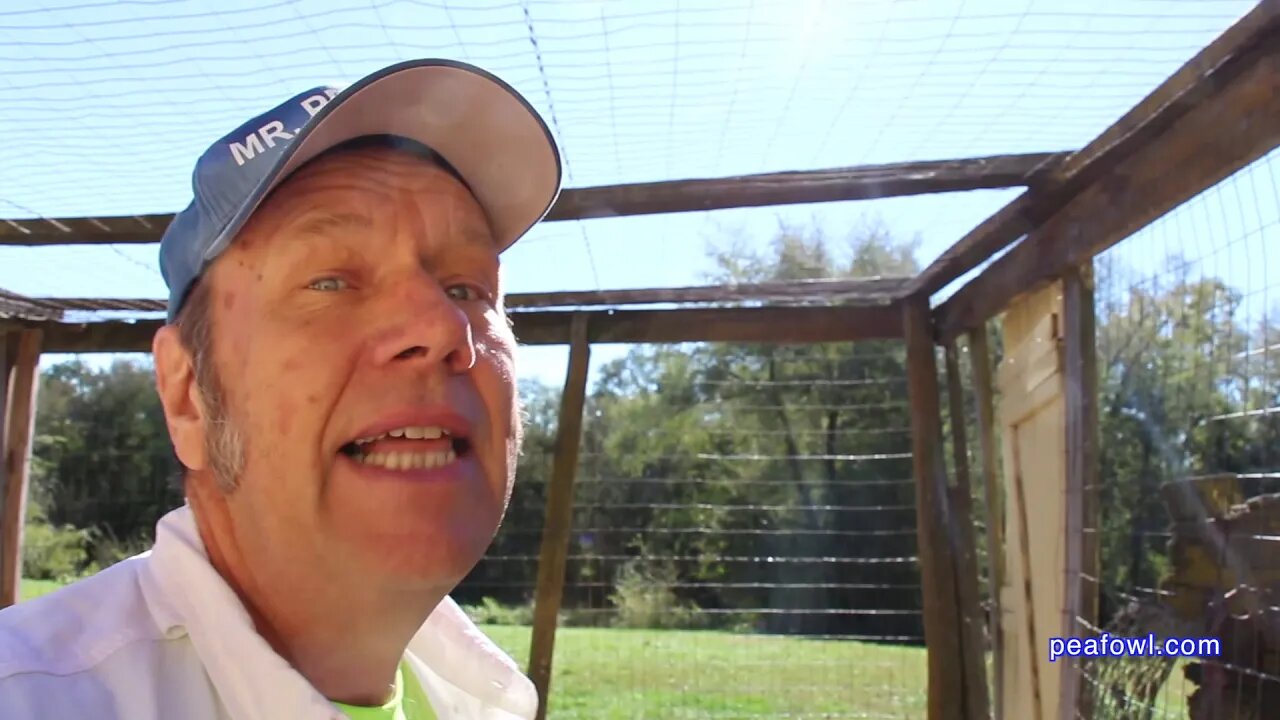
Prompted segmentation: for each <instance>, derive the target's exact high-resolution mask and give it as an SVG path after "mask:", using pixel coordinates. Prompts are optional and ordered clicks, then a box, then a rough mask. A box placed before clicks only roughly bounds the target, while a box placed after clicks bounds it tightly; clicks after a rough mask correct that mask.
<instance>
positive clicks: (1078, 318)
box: [1059, 263, 1100, 720]
mask: <svg viewBox="0 0 1280 720" xmlns="http://www.w3.org/2000/svg"><path fill="white" fill-rule="evenodd" d="M1093 285H1094V283H1093V264H1092V263H1089V264H1086V265H1084V266H1082V267H1080V268H1072V269H1071V270H1070V271H1069V272H1067V274H1066V275H1064V276H1063V278H1062V333H1063V338H1064V342H1065V348H1064V351H1065V354H1066V357H1065V360H1064V367H1063V372H1064V375H1065V397H1064V398H1063V401H1064V404H1065V406H1066V407H1065V412H1066V439H1065V442H1066V450H1067V476H1066V482H1067V485H1066V502H1065V512H1066V518H1065V519H1066V537H1065V538H1064V541H1065V555H1066V557H1065V565H1066V573H1065V577H1064V582H1063V592H1064V598H1063V604H1062V634H1063V637H1084V636H1087V635H1090V634H1092V633H1093V628H1094V627H1097V625H1098V593H1099V590H1100V588H1099V587H1098V583H1097V577H1098V570H1099V557H1098V550H1099V543H1098V531H1099V524H1098V520H1099V518H1098V363H1097V357H1098V356H1097V344H1096V338H1095V324H1096V320H1095V315H1094V296H1093ZM1077 618H1082V619H1083V620H1084V621H1085V622H1087V623H1088V624H1085V623H1082V622H1079V621H1078V620H1077ZM1065 659H1066V660H1068V661H1069V662H1068V663H1067V664H1066V665H1065V666H1064V668H1063V675H1062V685H1061V688H1062V693H1061V697H1060V698H1059V700H1060V706H1059V709H1060V716H1061V717H1070V718H1083V719H1084V720H1088V718H1089V717H1090V716H1091V714H1092V713H1091V712H1090V711H1091V709H1092V707H1093V703H1092V701H1091V698H1090V697H1089V694H1090V693H1089V690H1090V688H1089V687H1088V686H1087V684H1086V683H1085V682H1084V680H1083V676H1082V671H1081V667H1080V663H1079V659H1078V658H1065Z"/></svg>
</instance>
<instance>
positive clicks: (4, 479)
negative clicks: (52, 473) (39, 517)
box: [0, 327, 25, 608]
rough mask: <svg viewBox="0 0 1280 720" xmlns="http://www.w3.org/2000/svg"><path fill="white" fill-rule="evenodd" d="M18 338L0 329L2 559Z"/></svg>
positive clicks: (3, 604) (1, 563)
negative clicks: (7, 448)
mask: <svg viewBox="0 0 1280 720" xmlns="http://www.w3.org/2000/svg"><path fill="white" fill-rule="evenodd" d="M18 336H19V333H18V332H16V331H12V330H7V329H5V328H3V327H0V558H3V557H4V552H5V548H4V530H3V528H4V517H5V507H6V502H5V498H6V497H7V496H8V491H9V480H10V477H9V463H8V462H6V458H7V457H8V453H7V452H6V450H5V448H6V447H7V445H8V442H9V440H8V438H9V432H8V427H9V422H10V417H9V405H10V402H9V391H10V390H11V389H12V387H13V366H14V364H15V363H16V361H17V358H18ZM24 514H25V513H24ZM3 572H4V561H3V560H2V559H0V573H3ZM3 585H4V581H3V580H0V586H3ZM4 597H5V595H4V594H3V591H0V608H4V607H6V606H7V605H8V604H9V603H6V602H5V600H4Z"/></svg>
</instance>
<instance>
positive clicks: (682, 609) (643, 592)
mask: <svg viewBox="0 0 1280 720" xmlns="http://www.w3.org/2000/svg"><path fill="white" fill-rule="evenodd" d="M677 582H679V576H678V575H677V573H676V569H675V567H674V566H673V565H671V564H670V563H661V562H659V563H651V562H646V561H645V560H643V559H642V558H636V559H634V560H631V561H630V562H627V563H625V564H624V565H622V566H621V567H620V568H619V569H618V578H617V580H615V581H614V591H613V593H612V594H611V595H610V596H609V601H610V602H612V603H613V604H614V606H615V607H616V608H617V614H616V615H615V616H614V621H613V623H614V625H615V626H616V627H621V628H633V629H636V628H652V629H660V630H661V629H667V630H669V629H677V628H679V629H691V628H696V627H698V626H699V624H700V621H701V618H702V616H701V615H700V614H699V613H698V611H697V610H698V608H697V607H696V606H694V605H693V603H690V602H687V601H681V600H680V598H678V597H677V596H676V593H675V590H674V587H675V585H676V583H677Z"/></svg>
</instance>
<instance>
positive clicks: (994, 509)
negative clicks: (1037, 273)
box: [969, 324, 1005, 720]
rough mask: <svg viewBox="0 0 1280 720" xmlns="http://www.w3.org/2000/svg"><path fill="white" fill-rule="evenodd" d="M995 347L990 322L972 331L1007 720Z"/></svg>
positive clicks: (995, 643) (996, 689)
mask: <svg viewBox="0 0 1280 720" xmlns="http://www.w3.org/2000/svg"><path fill="white" fill-rule="evenodd" d="M991 360H992V358H991V349H990V347H989V343H988V341H987V326H986V324H983V325H980V326H978V328H977V329H975V330H973V331H972V332H971V333H969V368H970V372H971V373H972V375H973V395H974V400H975V402H976V405H977V411H978V428H977V429H978V462H979V466H980V467H981V468H982V487H983V493H984V499H985V500H986V506H987V523H986V525H987V533H986V535H987V572H988V578H987V580H988V582H987V592H988V602H990V603H991V621H990V628H991V645H992V647H991V655H992V663H991V672H992V693H993V694H994V696H995V697H994V701H993V703H992V707H993V708H994V710H995V714H994V716H993V717H994V718H995V720H1004V611H1003V610H1002V606H1001V603H1000V588H1001V587H1002V586H1003V585H1004V577H1005V575H1004V492H1003V491H1002V489H1001V487H1000V478H999V475H998V473H997V469H998V468H999V467H1000V465H999V463H1000V460H999V458H998V457H997V456H996V437H995V436H996V432H995V402H994V399H993V390H992V388H993V386H992V379H991Z"/></svg>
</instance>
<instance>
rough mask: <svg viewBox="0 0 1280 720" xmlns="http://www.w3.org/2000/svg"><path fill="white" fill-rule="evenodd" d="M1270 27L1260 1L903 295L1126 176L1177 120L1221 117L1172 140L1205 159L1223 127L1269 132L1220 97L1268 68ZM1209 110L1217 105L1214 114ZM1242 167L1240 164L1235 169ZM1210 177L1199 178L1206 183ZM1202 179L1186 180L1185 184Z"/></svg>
mask: <svg viewBox="0 0 1280 720" xmlns="http://www.w3.org/2000/svg"><path fill="white" fill-rule="evenodd" d="M1278 24H1280V3H1277V2H1275V1H1274V0H1262V2H1260V3H1259V4H1258V6H1257V7H1256V8H1255V9H1254V10H1253V11H1251V12H1250V13H1249V14H1247V15H1246V16H1245V17H1244V18H1242V19H1241V20H1240V21H1238V22H1237V23H1236V24H1235V25H1233V26H1232V27H1231V28H1229V29H1228V30H1227V31H1226V32H1224V33H1223V34H1222V35H1220V36H1219V37H1218V38H1217V39H1215V40H1214V41H1213V42H1212V43H1210V44H1209V45H1208V46H1206V47H1205V48H1204V49H1203V50H1202V51H1201V52H1199V53H1198V54H1197V55H1196V56H1195V57H1194V58H1192V59H1191V60H1190V61H1188V62H1187V63H1186V64H1185V65H1183V66H1182V68H1181V69H1179V70H1178V71H1177V72H1175V73H1174V74H1173V75H1171V76H1170V77H1169V78H1168V79H1167V80H1166V81H1165V82H1164V83H1162V84H1161V85H1160V86H1159V87H1158V88H1156V89H1155V90H1154V91H1153V92H1151V93H1150V94H1149V95H1147V97H1146V98H1145V99H1143V100H1142V101H1141V102H1139V103H1138V104H1137V105H1136V106H1134V107H1133V108H1132V109H1131V110H1130V111H1129V112H1128V113H1126V114H1125V115H1124V116H1123V117H1122V118H1120V120H1118V121H1117V122H1115V123H1114V124H1113V125H1112V126H1111V127H1109V128H1108V129H1107V130H1105V131H1103V132H1102V133H1101V134H1100V135H1099V136H1098V137H1097V138H1095V139H1094V140H1093V141H1092V142H1090V143H1089V144H1088V145H1087V146H1085V147H1084V148H1083V149H1081V150H1080V151H1079V152H1076V153H1074V154H1073V155H1072V156H1071V157H1070V158H1068V159H1067V160H1066V161H1065V162H1064V163H1061V164H1060V165H1058V166H1057V167H1055V168H1054V169H1053V171H1052V172H1050V173H1048V174H1047V175H1045V176H1044V177H1042V178H1040V180H1039V181H1038V182H1037V183H1036V184H1035V185H1034V186H1033V187H1032V188H1031V189H1030V190H1028V191H1027V192H1025V193H1023V194H1022V195H1020V196H1019V197H1017V198H1016V199H1014V200H1013V202H1011V203H1009V204H1008V205H1006V206H1005V207H1004V208H1002V209H1001V210H1000V211H999V212H997V213H996V214H995V215H992V216H991V217H990V218H988V219H987V220H985V221H983V222H982V223H981V224H980V225H979V226H978V227H976V228H974V229H973V230H972V231H970V232H969V233H968V234H966V235H965V236H964V237H963V238H961V239H960V240H959V241H958V242H957V243H956V244H955V245H953V246H952V247H951V248H949V249H948V250H947V251H945V252H944V253H942V255H940V256H939V257H938V258H937V259H936V260H934V261H933V262H932V263H930V264H929V266H928V267H927V268H925V269H924V271H923V272H921V273H920V274H919V275H918V276H917V277H916V279H915V280H914V281H913V282H912V284H911V286H910V287H909V288H908V292H911V293H917V292H922V293H926V294H933V293H935V292H937V291H938V290H940V289H942V288H943V287H945V286H946V285H947V284H949V283H950V282H952V281H953V280H955V279H956V278H958V277H960V276H961V275H964V274H965V273H967V272H969V271H970V270H972V269H973V268H975V267H977V266H978V265H979V264H980V263H982V262H983V261H985V260H986V259H987V258H989V257H991V256H992V255H994V254H995V253H996V252H999V251H1000V250H1002V249H1004V248H1005V247H1007V246H1009V245H1010V244H1012V243H1013V242H1015V241H1017V240H1018V239H1019V238H1021V237H1023V236H1024V235H1027V234H1028V233H1031V232H1032V231H1033V230H1034V229H1035V228H1037V227H1039V226H1040V225H1042V224H1043V223H1045V222H1047V221H1048V220H1049V219H1050V218H1051V217H1053V216H1054V215H1055V214H1056V213H1057V212H1058V211H1059V210H1061V209H1062V208H1063V207H1065V206H1066V205H1067V203H1068V202H1070V201H1071V200H1072V199H1073V198H1075V197H1076V196H1078V195H1080V194H1081V193H1082V192H1084V191H1085V190H1087V189H1089V188H1092V187H1095V186H1097V185H1098V184H1100V183H1104V181H1105V180H1106V179H1107V178H1108V177H1112V176H1116V175H1130V174H1131V173H1129V172H1127V171H1125V170H1122V169H1121V166H1122V165H1124V164H1125V163H1126V162H1128V161H1129V159H1130V158H1132V157H1133V156H1135V155H1138V154H1140V153H1145V154H1147V155H1150V154H1152V150H1151V148H1153V147H1155V148H1156V150H1155V154H1156V155H1158V154H1159V152H1160V150H1159V148H1160V147H1162V146H1166V147H1168V146H1173V144H1174V143H1175V142H1176V141H1175V140H1171V139H1168V138H1169V137H1171V136H1170V133H1171V132H1173V131H1174V129H1175V126H1178V125H1180V124H1185V121H1184V118H1186V117H1188V116H1201V117H1202V118H1204V117H1209V118H1212V117H1213V116H1215V115H1217V114H1218V112H1219V111H1223V112H1222V115H1221V118H1220V119H1218V120H1216V121H1215V120H1212V119H1210V120H1207V121H1206V120H1203V119H1202V120H1201V121H1200V122H1199V123H1194V124H1197V125H1198V127H1200V128H1201V129H1202V130H1203V129H1205V128H1209V127H1213V125H1214V122H1220V123H1222V124H1221V125H1219V126H1218V127H1216V128H1214V130H1213V132H1210V133H1209V134H1207V135H1204V136H1200V137H1195V136H1194V135H1191V134H1190V133H1188V132H1187V131H1185V130H1184V131H1182V132H1180V133H1179V135H1178V136H1179V137H1181V138H1183V140H1182V142H1183V143H1185V142H1187V141H1188V139H1189V138H1192V137H1195V139H1196V140H1199V141H1202V142H1204V143H1205V144H1206V148H1205V149H1207V150H1209V151H1210V152H1216V151H1217V150H1216V146H1217V145H1220V144H1224V143H1230V142H1231V138H1230V137H1229V136H1231V135H1232V134H1233V132H1232V131H1229V130H1227V129H1226V128H1227V127H1229V125H1230V124H1241V123H1245V122H1249V120H1248V118H1252V119H1253V120H1259V121H1261V122H1262V123H1263V124H1264V125H1269V126H1270V128H1271V130H1272V131H1274V130H1275V123H1274V121H1272V122H1270V123H1268V122H1266V115H1265V113H1266V112H1268V111H1266V110H1261V111H1257V112H1250V113H1247V115H1246V114H1245V113H1241V114H1239V115H1237V116H1235V117H1233V116H1232V113H1235V112H1239V111H1241V110H1243V108H1239V107H1235V106H1232V105H1231V104H1230V103H1229V102H1228V103H1224V102H1223V100H1222V99H1220V98H1223V97H1227V95H1224V88H1226V87H1227V86H1229V85H1236V84H1238V83H1240V82H1241V80H1240V79H1239V78H1238V77H1237V76H1238V75H1239V74H1240V73H1241V72H1242V69H1243V68H1246V67H1248V66H1249V65H1250V64H1251V63H1258V62H1263V63H1265V62H1273V60H1271V61H1268V60H1265V59H1259V58H1265V57H1270V56H1271V54H1270V53H1267V52H1261V53H1260V51H1262V50H1263V49H1264V48H1265V47H1266V46H1267V45H1268V44H1270V45H1272V46H1273V47H1274V46H1275V45H1276V44H1280V40H1277V37H1276V29H1277V25H1278ZM1243 82H1245V83H1246V84H1248V83H1251V82H1257V80H1256V79H1254V80H1249V79H1245V80H1243ZM1273 87H1274V86H1273ZM1255 91H1256V92H1257V93H1263V92H1265V89H1264V88H1263V87H1256V88H1255ZM1215 103H1217V104H1221V105H1222V106H1221V107H1219V108H1216V109H1215ZM1272 117H1274V116H1272ZM1259 131H1260V129H1259V128H1255V129H1254V132H1255V134H1257V133H1258V132H1259ZM1238 144H1247V141H1244V140H1241V141H1239V142H1238ZM1273 146H1274V144H1273ZM1244 164H1247V162H1246V163H1239V164H1237V165H1235V167H1241V166H1243V165H1244ZM1163 168H1164V170H1165V171H1166V172H1168V173H1169V174H1175V175H1183V174H1186V169H1185V168H1182V167H1179V165H1178V163H1177V162H1175V161H1173V160H1170V161H1168V162H1167V163H1165V164H1164V165H1163ZM1214 174H1215V173H1207V174H1206V177H1209V176H1212V175H1214ZM1226 174H1229V172H1227V173H1217V175H1218V176H1219V177H1225V175H1226ZM1202 179H1203V178H1194V176H1193V180H1202ZM1212 182H1216V180H1213V181H1212ZM1212 182H1201V183H1200V185H1199V187H1200V189H1203V188H1204V187H1207V186H1208V185H1210V184H1212ZM1178 202H1180V201H1178ZM1176 204H1177V203H1176V202H1175V203H1174V205H1176ZM1169 207H1172V205H1170V206H1169ZM1080 217H1087V216H1085V215H1081V216H1080Z"/></svg>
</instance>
